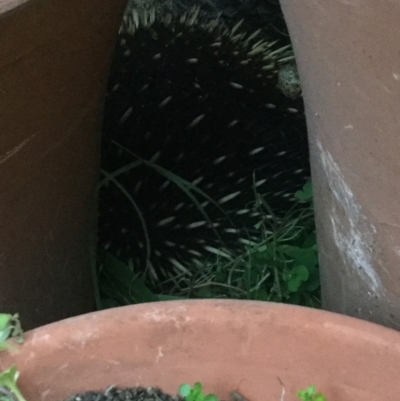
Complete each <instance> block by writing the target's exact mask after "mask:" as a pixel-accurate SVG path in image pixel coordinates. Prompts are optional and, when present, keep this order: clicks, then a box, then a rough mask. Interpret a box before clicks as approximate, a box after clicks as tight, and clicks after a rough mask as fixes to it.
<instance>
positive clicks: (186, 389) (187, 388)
mask: <svg viewBox="0 0 400 401" xmlns="http://www.w3.org/2000/svg"><path fill="white" fill-rule="evenodd" d="M191 391H192V386H191V385H190V384H187V383H183V384H181V385H180V386H179V394H180V395H181V396H182V397H187V396H188V395H189V394H190V392H191Z"/></svg>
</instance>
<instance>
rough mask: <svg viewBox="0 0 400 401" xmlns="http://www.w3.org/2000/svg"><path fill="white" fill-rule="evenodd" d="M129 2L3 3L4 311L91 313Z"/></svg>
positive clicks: (0, 248)
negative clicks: (109, 118)
mask: <svg viewBox="0 0 400 401" xmlns="http://www.w3.org/2000/svg"><path fill="white" fill-rule="evenodd" d="M124 3H125V0H102V1H98V0H68V1H63V0H0V310H2V311H4V310H6V311H9V312H10V313H13V312H19V313H20V315H21V317H22V320H23V321H24V322H25V325H26V327H28V328H31V327H36V326H39V325H42V324H45V323H49V322H52V321H55V320H59V319H62V318H65V317H69V316H73V315H77V314H81V313H85V312H88V311H92V310H93V309H94V306H95V302H94V294H93V288H92V277H91V270H90V267H91V266H90V265H91V256H92V255H91V253H93V250H94V233H95V227H96V220H97V212H96V197H95V195H96V184H97V180H98V176H99V150H100V129H99V128H100V120H101V110H102V104H103V98H104V91H105V83H106V78H107V75H108V66H109V62H110V54H111V52H112V49H113V46H114V43H115V40H116V36H117V32H118V26H119V23H120V21H121V18H122V11H123V5H124Z"/></svg>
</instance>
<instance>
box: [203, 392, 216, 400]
mask: <svg viewBox="0 0 400 401" xmlns="http://www.w3.org/2000/svg"><path fill="white" fill-rule="evenodd" d="M204 401H218V397H217V396H216V395H215V394H207V395H206V396H205V397H204Z"/></svg>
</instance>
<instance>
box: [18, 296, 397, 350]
mask: <svg viewBox="0 0 400 401" xmlns="http://www.w3.org/2000/svg"><path fill="white" fill-rule="evenodd" d="M192 315H194V316H196V319H197V320H198V321H199V322H200V321H204V320H209V321H215V320H218V321H221V319H223V320H225V321H232V320H236V319H238V316H240V322H241V323H242V324H243V321H244V320H246V319H249V320H252V319H254V316H257V317H258V318H259V319H260V320H263V319H267V320H271V321H273V323H274V324H277V325H287V326H290V327H299V326H301V327H302V328H303V329H306V330H309V331H310V332H312V331H313V330H315V329H316V328H317V327H318V329H319V330H325V331H327V332H331V333H332V332H337V334H338V336H339V337H340V336H341V335H343V334H344V333H345V334H346V335H350V336H353V337H354V338H355V339H357V341H358V340H359V339H360V338H363V339H364V340H365V341H367V342H379V343H382V341H383V342H386V343H387V344H390V343H392V344H400V332H397V331H396V330H394V329H391V328H388V327H385V326H381V325H379V324H376V323H372V322H368V321H364V320H361V319H357V318H354V317H350V316H346V315H341V314H338V313H335V312H330V311H325V310H321V309H314V308H308V307H303V306H298V305H289V304H281V303H274V302H266V301H248V300H234V299H226V300H219V299H198V300H190V299H188V300H172V301H159V302H151V303H142V304H135V305H127V306H121V307H116V308H110V309H105V310H101V311H96V312H91V313H86V314H82V315H79V316H75V317H71V318H67V319H63V320H60V321H57V322H54V323H50V324H47V325H44V326H41V327H38V328H36V329H33V330H30V331H27V332H26V333H25V336H26V340H27V341H28V342H29V340H30V339H33V338H35V339H38V338H41V337H42V336H45V337H48V335H49V334H50V335H51V332H53V331H55V332H57V336H59V337H58V338H59V341H61V342H62V340H65V341H67V340H68V339H69V338H70V334H71V331H73V330H78V329H79V332H81V333H84V332H85V331H86V330H88V331H89V332H90V331H93V328H94V326H96V325H98V329H101V326H102V325H104V322H108V324H109V326H112V325H115V324H119V322H121V320H135V321H136V322H137V321H140V320H143V321H146V322H147V321H149V320H154V321H168V320H171V319H174V320H179V319H183V320H184V319H188V317H189V319H190V316H192ZM97 323H98V324H97ZM22 326H23V322H22ZM65 327H68V330H63V328H65ZM63 336H64V338H62V337H63Z"/></svg>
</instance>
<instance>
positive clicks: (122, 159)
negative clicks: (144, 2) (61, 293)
mask: <svg viewBox="0 0 400 401" xmlns="http://www.w3.org/2000/svg"><path fill="white" fill-rule="evenodd" d="M167 3H168V2H167ZM184 3H185V2H184V1H183V2H173V6H172V5H170V6H168V7H167V6H165V5H164V6H159V7H153V6H150V7H139V6H135V3H133V9H131V10H129V12H128V13H127V14H126V15H125V18H124V23H123V25H122V28H121V32H120V36H119V42H118V46H117V48H116V50H115V54H114V61H113V66H112V70H111V75H110V81H109V89H108V95H107V99H106V105H105V117H104V138H103V139H104V140H103V164H102V166H103V171H104V172H106V173H108V174H112V173H115V174H114V176H113V178H114V180H116V181H117V182H116V181H112V180H111V181H110V180H109V181H108V184H107V185H103V186H102V188H101V190H100V223H99V237H100V245H101V246H102V247H104V248H106V249H109V250H111V251H112V252H113V253H114V254H115V255H117V256H118V257H119V258H120V259H121V260H123V261H125V262H128V261H130V263H133V266H134V268H135V269H137V271H143V270H144V269H148V270H149V271H150V272H151V273H152V276H153V277H157V276H169V275H172V274H174V273H173V272H174V271H188V270H189V271H190V269H192V268H195V267H196V266H198V265H201V264H202V263H203V261H204V259H205V258H207V256H208V255H219V256H221V255H222V257H229V255H231V254H232V252H234V250H235V249H236V248H238V247H240V246H241V244H242V243H244V242H245V241H247V240H248V239H249V238H251V236H252V235H253V231H254V230H253V226H254V224H255V222H257V219H259V218H260V217H259V213H258V212H257V211H255V210H254V209H253V204H254V199H255V192H258V193H260V194H261V195H262V196H263V197H264V198H265V200H266V201H267V202H268V204H269V205H270V207H271V209H272V210H273V211H274V212H276V213H279V212H280V211H285V210H287V209H288V208H289V207H290V206H291V205H292V195H293V193H294V192H295V190H297V189H299V188H301V186H302V185H303V184H304V182H305V180H306V179H307V178H308V177H309V175H310V172H309V161H308V145H307V138H306V137H307V134H306V124H305V118H304V110H303V102H302V98H301V97H300V96H299V86H298V82H296V79H294V81H293V77H294V76H295V73H294V72H295V65H294V62H293V55H292V53H291V49H290V46H289V47H288V46H286V45H285V46H282V45H279V43H276V42H275V41H272V40H271V39H269V38H267V37H266V34H265V32H264V31H263V30H262V29H257V30H255V31H254V32H252V31H248V29H249V28H248V27H246V23H245V22H238V21H237V20H235V19H234V18H233V17H232V15H229V16H227V17H226V18H224V17H223V15H224V13H219V14H218V15H217V14H216V13H215V12H214V11H215V10H214V9H213V8H212V7H211V6H210V7H211V8H210V7H209V9H207V7H203V8H202V9H200V8H199V7H194V8H191V9H190V10H187V8H186V9H185V4H184ZM157 4H160V3H157ZM163 4H164V3H163ZM207 4H208V2H207ZM209 4H210V5H212V4H213V3H212V2H209ZM207 10H208V11H207ZM225 14H226V13H225ZM244 27H246V28H244ZM280 71H281V73H280ZM285 77H289V78H285ZM282 89H283V92H284V93H282ZM109 178H110V176H108V175H107V176H106V177H105V180H106V181H107V179H109ZM183 180H186V181H183ZM185 182H186V183H191V184H192V185H193V186H195V188H197V189H198V190H199V191H197V192H196V189H193V188H189V189H188V188H187V186H185ZM200 191H202V192H201V193H200ZM203 193H205V194H206V195H207V196H206V197H204V196H203ZM193 196H195V198H196V199H197V201H196V200H195V201H194V200H193ZM211 200H214V202H213V201H211ZM196 202H197V203H196Z"/></svg>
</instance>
